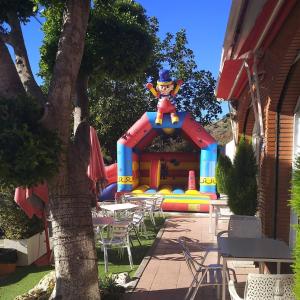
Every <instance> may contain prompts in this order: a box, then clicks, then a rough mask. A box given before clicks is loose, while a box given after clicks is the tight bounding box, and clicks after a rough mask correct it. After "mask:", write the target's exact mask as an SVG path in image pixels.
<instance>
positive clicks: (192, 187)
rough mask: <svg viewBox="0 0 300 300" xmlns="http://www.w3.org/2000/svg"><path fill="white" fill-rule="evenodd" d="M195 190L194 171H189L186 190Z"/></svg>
mask: <svg viewBox="0 0 300 300" xmlns="http://www.w3.org/2000/svg"><path fill="white" fill-rule="evenodd" d="M195 189H196V179H195V171H193V170H190V171H189V185H188V190H195Z"/></svg>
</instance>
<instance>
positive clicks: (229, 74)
mask: <svg viewBox="0 0 300 300" xmlns="http://www.w3.org/2000/svg"><path fill="white" fill-rule="evenodd" d="M243 63H244V60H243V59H231V60H225V62H224V66H223V69H222V73H221V74H220V77H219V82H218V86H217V93H216V96H217V98H221V99H225V100H227V99H228V97H229V96H230V91H231V89H232V87H233V85H234V82H235V80H236V78H237V76H238V73H239V71H240V69H241V67H242V65H243ZM242 72H243V73H242V74H241V75H243V77H245V76H246V71H245V70H243V71H242ZM244 79H245V78H244ZM236 90H239V89H238V83H237V84H236V87H235V89H234V91H233V93H232V95H231V99H234V98H236V97H237V95H236V94H235V93H234V92H235V91H236Z"/></svg>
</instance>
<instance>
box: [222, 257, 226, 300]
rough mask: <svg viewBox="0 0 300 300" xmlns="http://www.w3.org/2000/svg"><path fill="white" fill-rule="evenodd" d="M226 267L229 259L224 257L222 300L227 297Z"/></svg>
mask: <svg viewBox="0 0 300 300" xmlns="http://www.w3.org/2000/svg"><path fill="white" fill-rule="evenodd" d="M226 267H227V259H226V258H225V257H223V269H222V300H225V298H226V294H225V293H226V290H225V287H226Z"/></svg>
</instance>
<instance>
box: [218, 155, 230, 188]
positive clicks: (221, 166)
mask: <svg viewBox="0 0 300 300" xmlns="http://www.w3.org/2000/svg"><path fill="white" fill-rule="evenodd" d="M231 169H232V163H231V160H230V158H229V157H228V156H227V155H222V154H220V155H219V157H218V162H217V166H216V181H217V189H218V192H219V193H222V194H228V174H230V172H231Z"/></svg>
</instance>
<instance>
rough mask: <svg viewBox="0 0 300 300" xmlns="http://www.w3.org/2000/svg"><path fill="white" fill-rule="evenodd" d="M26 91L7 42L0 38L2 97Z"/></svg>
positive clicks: (0, 91)
mask: <svg viewBox="0 0 300 300" xmlns="http://www.w3.org/2000/svg"><path fill="white" fill-rule="evenodd" d="M23 93H25V90H24V88H23V86H22V83H21V81H20V78H19V76H18V73H17V71H16V68H15V65H14V63H13V61H12V59H11V56H10V54H9V51H8V49H7V47H6V45H5V43H4V42H3V41H2V39H0V97H4V98H14V97H15V96H16V95H19V94H23Z"/></svg>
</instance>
